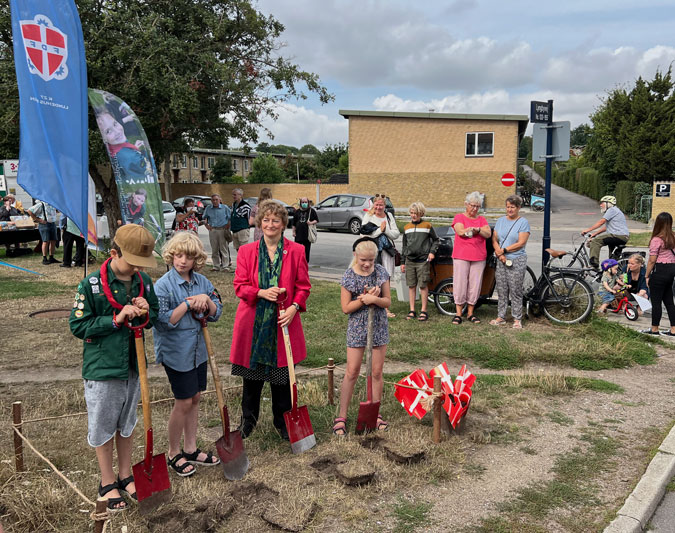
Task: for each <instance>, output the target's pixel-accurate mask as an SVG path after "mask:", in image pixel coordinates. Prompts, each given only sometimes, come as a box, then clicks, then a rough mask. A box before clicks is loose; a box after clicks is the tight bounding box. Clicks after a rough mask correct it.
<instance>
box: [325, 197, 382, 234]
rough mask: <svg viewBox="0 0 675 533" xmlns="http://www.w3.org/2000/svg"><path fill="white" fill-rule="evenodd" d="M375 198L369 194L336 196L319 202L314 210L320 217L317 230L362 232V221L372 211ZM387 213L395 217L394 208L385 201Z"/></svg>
mask: <svg viewBox="0 0 675 533" xmlns="http://www.w3.org/2000/svg"><path fill="white" fill-rule="evenodd" d="M372 198H373V196H371V195H368V194H334V195H332V196H329V197H328V198H326V199H325V200H323V201H321V202H319V203H318V204H317V205H316V207H315V208H314V209H316V213H317V215H318V216H319V222H318V224H317V228H320V229H329V230H341V229H342V230H345V229H346V230H348V231H349V232H351V233H353V234H354V235H358V234H359V233H360V232H361V220H362V219H363V215H365V214H366V213H367V212H368V210H369V209H370V206H371V202H370V200H372ZM385 211H387V212H389V213H391V214H392V215H394V206H393V205H392V203H391V201H390V200H389V198H387V199H386V200H385Z"/></svg>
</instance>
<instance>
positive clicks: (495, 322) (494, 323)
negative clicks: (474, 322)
mask: <svg viewBox="0 0 675 533" xmlns="http://www.w3.org/2000/svg"><path fill="white" fill-rule="evenodd" d="M504 324H506V320H504V319H503V318H495V319H494V320H490V325H491V326H503V325H504Z"/></svg>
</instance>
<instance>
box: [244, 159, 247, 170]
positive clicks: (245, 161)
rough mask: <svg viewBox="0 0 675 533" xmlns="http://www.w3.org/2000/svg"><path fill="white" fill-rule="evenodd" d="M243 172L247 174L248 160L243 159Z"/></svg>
mask: <svg viewBox="0 0 675 533" xmlns="http://www.w3.org/2000/svg"><path fill="white" fill-rule="evenodd" d="M244 171H245V172H248V159H244Z"/></svg>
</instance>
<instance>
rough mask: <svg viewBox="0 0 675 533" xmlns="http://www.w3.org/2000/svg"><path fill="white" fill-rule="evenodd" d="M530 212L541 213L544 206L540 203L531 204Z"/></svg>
mask: <svg viewBox="0 0 675 533" xmlns="http://www.w3.org/2000/svg"><path fill="white" fill-rule="evenodd" d="M532 210H533V211H543V210H544V204H543V203H542V202H537V203H535V204H532Z"/></svg>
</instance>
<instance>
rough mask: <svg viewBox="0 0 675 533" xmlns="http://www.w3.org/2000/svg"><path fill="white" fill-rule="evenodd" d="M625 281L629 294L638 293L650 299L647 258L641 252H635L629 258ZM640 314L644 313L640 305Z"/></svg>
mask: <svg viewBox="0 0 675 533" xmlns="http://www.w3.org/2000/svg"><path fill="white" fill-rule="evenodd" d="M624 283H625V284H626V290H627V291H628V293H629V294H631V295H632V294H637V295H638V296H642V297H643V298H647V299H649V287H647V278H646V268H645V258H644V257H642V255H640V254H633V255H631V256H630V257H629V258H628V262H627V263H626V271H625V272H624ZM638 314H639V315H641V314H642V309H641V308H640V307H639V306H638Z"/></svg>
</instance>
